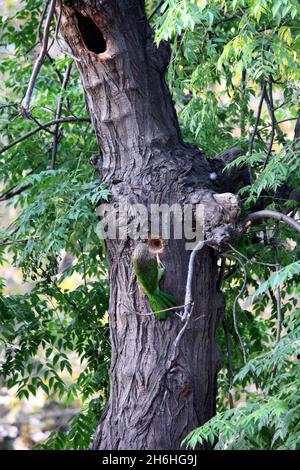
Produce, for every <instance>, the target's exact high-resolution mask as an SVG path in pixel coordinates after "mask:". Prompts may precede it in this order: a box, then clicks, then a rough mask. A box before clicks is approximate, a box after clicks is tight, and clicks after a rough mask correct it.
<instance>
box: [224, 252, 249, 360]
mask: <svg viewBox="0 0 300 470" xmlns="http://www.w3.org/2000/svg"><path fill="white" fill-rule="evenodd" d="M226 256H227V257H232V258H233V259H234V260H236V261H237V262H238V263H239V265H240V266H241V268H242V271H243V274H244V280H243V285H242V287H241V289H240V290H239V292H238V294H237V295H236V297H235V299H234V302H233V307H232V316H233V326H234V331H235V332H236V335H237V337H238V339H239V342H240V345H241V348H242V352H243V358H244V363H245V364H246V363H247V350H246V344H245V341H244V338H243V337H242V335H241V333H240V330H239V327H238V322H237V316H236V308H237V304H238V301H239V299H240V298H241V296H242V295H243V293H244V291H245V289H246V285H247V271H246V267H245V263H244V262H243V261H242V260H241V259H240V258H239V257H238V256H234V255H228V254H226Z"/></svg>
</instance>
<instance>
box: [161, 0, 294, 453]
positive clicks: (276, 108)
mask: <svg viewBox="0 0 300 470" xmlns="http://www.w3.org/2000/svg"><path fill="white" fill-rule="evenodd" d="M162 12H163V14H162V15H161V16H160V17H159V18H158V19H157V36H156V37H157V41H158V42H160V41H162V40H171V41H172V43H173V56H172V63H171V66H170V68H169V71H168V79H169V82H170V84H171V89H172V93H173V96H174V99H175V100H176V103H177V106H178V109H179V117H180V122H181V126H182V129H183V132H184V135H185V137H186V138H187V139H188V140H190V141H192V142H194V143H196V144H197V145H198V146H200V147H202V148H203V149H204V150H205V152H206V153H207V154H208V155H210V156H211V157H214V156H215V155H216V154H218V153H219V152H221V151H223V150H224V149H225V148H228V147H234V146H239V147H240V148H241V149H242V152H243V154H242V155H241V156H240V157H239V158H237V159H235V160H234V161H233V162H231V164H229V165H228V168H227V169H228V170H229V169H230V168H232V167H233V166H236V167H242V166H248V168H249V172H250V173H251V176H252V181H251V184H249V185H248V186H245V187H243V188H242V189H241V190H240V196H241V199H242V201H243V203H244V210H245V211H251V210H253V208H255V209H256V210H257V208H258V209H259V208H268V209H272V210H277V211H280V212H284V213H287V214H289V213H290V214H291V215H292V216H293V217H297V216H298V207H299V201H298V200H297V197H291V199H289V197H290V195H291V194H292V193H291V191H292V190H293V189H294V188H296V189H297V188H298V187H299V177H300V166H299V162H300V160H299V140H295V139H294V136H293V132H292V129H293V128H292V127H291V124H292V123H293V122H294V121H295V120H296V119H297V117H298V115H299V84H298V83H299V70H300V69H299V58H300V54H299V52H300V31H299V19H300V6H299V2H297V1H294V0H284V1H280V0H234V1H232V2H228V1H225V0H181V1H173V0H166V1H165V2H164V5H163V7H162ZM260 102H261V105H262V106H261V110H260V109H259V103H260ZM255 209H254V210H255ZM298 238H299V237H298V235H297V233H295V232H293V231H292V230H291V229H290V228H288V227H286V226H284V225H282V224H280V226H279V224H278V223H274V222H272V221H268V222H267V223H265V225H264V227H263V229H261V228H252V230H251V232H250V233H249V234H248V235H246V236H245V237H244V238H243V240H242V241H241V242H240V244H239V246H238V247H237V249H234V250H232V252H231V253H228V259H227V262H226V269H225V276H224V282H223V292H224V294H225V297H226V305H227V308H226V318H225V321H226V323H227V330H228V334H229V341H230V342H231V356H232V357H231V361H230V362H232V365H231V364H230V366H229V359H226V361H225V365H226V366H228V367H229V372H228V371H227V370H226V369H223V370H222V371H221V373H220V374H219V397H218V413H217V415H216V416H215V417H214V418H213V419H211V420H210V421H208V422H207V423H206V424H204V425H203V426H202V427H200V428H199V429H196V430H195V431H194V432H192V433H191V434H190V435H189V436H188V437H187V438H186V439H185V441H184V445H187V446H189V447H195V446H196V445H198V444H203V443H204V442H205V441H208V442H210V444H211V445H212V446H214V447H215V448H216V449H269V448H273V449H283V448H284V449H295V448H299V426H298V423H299V412H298V409H299V395H298V393H297V390H298V386H299V367H298V359H297V354H298V353H299V310H297V308H296V307H297V303H298V299H297V296H298V292H299V288H298V282H299V262H298V259H299V248H298ZM243 286H246V288H244V287H243ZM233 317H235V318H233ZM280 317H282V318H280ZM282 319H283V323H282V324H281V321H282ZM279 332H280V335H279ZM237 333H238V334H237ZM278 335H279V336H280V337H281V339H280V341H279V337H278ZM239 337H240V338H239ZM218 339H219V343H220V344H221V347H222V350H223V352H224V355H225V357H227V344H226V343H228V339H227V342H226V341H225V338H224V332H223V331H222V330H221V329H220V330H219V331H218ZM240 340H241V341H240ZM241 343H242V344H241ZM242 353H243V354H242ZM245 354H246V355H247V358H248V362H247V363H246V364H244V360H243V355H245ZM231 369H232V370H231ZM228 373H229V375H230V376H231V375H234V376H235V379H234V381H233V379H231V377H230V376H229V377H228ZM228 382H229V383H228ZM226 388H227V389H229V394H228V396H227V397H226V395H225V391H226ZM229 397H230V398H229ZM230 401H231V402H232V405H233V406H234V408H230V409H228V404H229V403H230Z"/></svg>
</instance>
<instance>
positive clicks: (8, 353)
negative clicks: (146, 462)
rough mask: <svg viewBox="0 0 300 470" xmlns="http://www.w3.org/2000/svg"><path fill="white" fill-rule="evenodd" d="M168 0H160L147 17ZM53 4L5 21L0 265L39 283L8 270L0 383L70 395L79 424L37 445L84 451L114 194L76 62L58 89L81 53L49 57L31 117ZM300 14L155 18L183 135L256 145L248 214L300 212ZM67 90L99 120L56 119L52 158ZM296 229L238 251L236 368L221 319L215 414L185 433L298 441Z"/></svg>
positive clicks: (78, 112)
mask: <svg viewBox="0 0 300 470" xmlns="http://www.w3.org/2000/svg"><path fill="white" fill-rule="evenodd" d="M159 3H160V2H158V1H156V0H153V1H151V0H149V1H147V2H146V6H147V12H148V14H150V12H151V11H153V9H154V8H156V7H157V6H158V4H159ZM42 8H43V2H41V1H39V0H23V2H22V3H21V5H19V6H18V8H17V11H15V12H14V13H12V14H11V15H9V14H7V15H6V16H4V15H3V16H2V17H1V18H0V55H1V59H2V60H1V64H0V74H1V78H3V80H2V81H1V84H0V90H1V100H0V127H1V138H0V140H1V145H2V148H0V163H1V166H0V178H1V181H2V186H1V194H0V204H1V205H3V204H5V207H6V210H7V209H10V210H11V211H13V214H14V217H13V219H14V220H10V221H9V222H6V221H5V220H4V221H3V224H2V225H3V227H1V229H0V266H1V265H3V266H5V265H7V263H8V264H9V265H12V266H15V267H17V268H19V269H20V270H21V271H22V274H23V280H24V285H25V286H26V288H25V289H24V292H22V293H19V292H18V293H14V292H11V291H9V290H7V280H6V279H2V278H0V288H1V295H0V344H1V353H0V354H1V365H0V380H1V383H3V384H5V386H6V387H9V388H13V389H14V390H16V394H17V395H18V397H19V398H23V399H28V398H30V396H31V395H35V394H37V392H38V391H40V390H42V391H43V392H44V394H45V395H46V396H47V397H48V400H49V401H50V400H59V401H60V402H61V403H62V406H72V405H73V404H75V403H76V404H78V403H79V404H80V406H81V407H82V410H81V413H80V414H79V415H78V416H76V417H75V418H73V419H72V420H71V421H70V423H69V425H68V430H67V432H63V431H61V430H58V431H57V432H55V433H53V434H52V435H51V436H50V438H49V439H48V441H47V442H46V443H44V444H42V445H41V446H40V448H42V449H86V448H88V447H89V446H90V443H91V439H92V435H93V432H94V429H95V426H96V423H97V421H98V419H99V415H100V414H101V410H102V409H103V406H104V404H105V401H106V399H107V396H108V388H109V385H108V367H109V356H110V346H109V339H108V326H107V315H106V314H107V309H108V291H109V286H108V282H107V262H106V255H105V249H104V246H103V245H102V244H101V243H100V241H99V239H98V237H97V224H98V220H97V217H96V215H95V207H96V205H97V204H98V203H99V202H100V201H101V200H102V199H104V200H107V199H108V198H109V192H108V190H107V188H106V187H105V185H104V184H103V183H101V182H100V181H99V176H98V174H97V173H96V172H94V170H93V168H92V166H91V165H90V163H89V161H90V159H91V157H92V156H93V155H94V154H96V153H97V152H98V148H97V144H96V140H95V137H94V134H93V131H92V128H91V124H90V122H88V116H87V113H86V107H85V100H84V96H83V92H82V87H81V85H80V83H79V76H78V73H77V71H76V67H75V66H73V68H72V71H71V75H70V78H69V81H68V85H67V87H66V89H65V90H62V87H61V82H62V77H63V75H64V74H65V72H66V69H67V67H68V65H69V64H70V58H68V57H63V56H57V54H56V56H55V58H54V59H53V60H49V58H48V59H46V61H45V63H44V65H43V67H42V69H41V72H40V74H39V76H38V79H37V83H36V87H35V91H34V95H33V101H32V105H33V106H32V113H33V118H34V120H33V121H28V120H25V119H24V118H23V117H22V116H21V115H20V112H19V105H20V102H21V100H22V98H23V96H24V94H25V92H26V88H27V85H28V81H29V78H30V74H31V70H32V65H33V61H34V59H35V57H36V55H37V51H38V48H39V46H38V45H37V38H36V31H37V29H38V25H39V19H40V16H41V12H42ZM299 19H300V6H299V2H298V1H297V0H233V1H225V0H180V1H178V0H166V1H165V2H164V4H163V6H162V7H161V8H160V9H159V10H158V12H157V13H156V14H155V15H154V16H153V17H152V19H151V21H152V24H153V26H154V28H155V29H156V37H157V41H158V42H160V41H162V40H169V41H170V42H171V44H172V61H171V64H170V66H169V69H168V72H167V80H168V84H169V86H170V89H171V92H172V95H173V98H174V101H175V102H176V108H177V110H178V115H179V119H180V124H181V128H182V132H183V135H184V137H185V139H187V140H188V141H191V142H193V143H195V144H196V145H198V146H199V147H201V148H203V150H204V151H205V152H206V154H207V155H209V156H210V157H211V158H214V157H215V156H216V155H217V154H218V153H219V152H221V151H223V150H224V149H226V148H229V147H233V146H239V147H241V149H242V151H243V155H241V157H239V158H237V159H236V160H235V161H234V162H232V163H231V164H230V165H231V166H234V165H235V166H237V165H238V166H245V165H247V166H248V168H249V170H250V173H251V175H252V183H251V184H250V185H247V186H245V187H244V188H242V189H241V191H240V196H241V199H242V201H243V203H244V211H250V210H252V209H253V207H254V208H255V207H258V208H259V207H261V205H263V207H267V208H269V209H272V210H279V211H281V212H284V213H287V214H288V213H290V214H291V215H292V216H294V217H297V215H298V205H299V201H297V200H295V199H294V200H291V199H289V195H290V191H291V190H292V189H294V188H297V187H298V185H299V176H300V159H299V140H298V141H295V140H294V138H293V127H292V124H294V123H295V121H296V119H297V117H298V115H299V78H300V76H299V70H300V67H299V57H300V55H299V47H300V31H299ZM53 29H54V25H52V30H51V35H52V36H53ZM51 52H52V51H51V49H50V54H51ZM58 97H61V99H62V113H61V117H62V118H70V117H71V118H72V119H73V118H76V117H77V118H83V119H86V120H85V121H81V120H76V119H73V121H72V122H65V123H63V124H61V125H60V126H59V133H58V149H57V153H56V155H55V165H54V167H52V166H51V160H52V159H53V146H54V134H53V132H54V131H55V126H54V125H49V126H47V127H46V128H44V127H39V125H40V123H41V124H43V123H45V122H49V121H53V120H54V119H55V116H56V109H57V101H58ZM261 99H263V100H262V109H261V113H259V106H258V104H259V101H260V100H261ZM36 128H38V131H37V132H34V133H32V134H31V135H28V134H29V133H30V132H32V131H34V130H35V129H36ZM17 141H19V143H16V142H17ZM251 142H252V143H251ZM10 144H11V146H9V145H10ZM230 165H229V167H230ZM10 222H12V223H10ZM298 238H299V237H298V235H297V234H295V232H294V231H293V230H292V229H291V228H290V227H286V226H284V225H280V226H279V224H278V223H274V222H272V221H269V222H267V223H265V224H264V226H263V228H261V227H260V228H252V229H251V231H250V232H249V233H248V234H247V235H246V236H245V237H243V239H242V241H241V242H240V244H239V246H238V247H237V248H236V249H234V250H232V251H231V252H229V253H228V254H227V255H228V256H227V261H226V269H225V276H224V282H223V286H222V290H223V292H224V295H225V298H226V305H227V307H226V318H225V320H226V324H227V329H228V333H229V339H230V342H231V355H232V363H233V370H232V373H233V374H234V375H235V380H234V382H233V383H231V382H230V380H229V383H228V369H227V368H229V370H230V365H229V362H230V361H229V359H228V356H227V344H226V338H225V337H224V331H223V330H222V329H221V328H220V329H219V330H218V332H217V335H218V341H219V344H220V346H221V348H222V351H223V353H224V358H225V359H224V362H225V363H224V367H223V369H222V370H221V371H220V374H219V395H218V400H217V405H218V413H217V415H216V416H215V417H214V418H213V419H212V420H210V421H209V422H208V423H206V424H205V425H203V426H202V427H201V428H199V429H197V430H195V431H194V432H193V433H191V434H190V435H189V436H188V437H187V438H186V440H185V443H184V445H187V446H189V447H195V446H196V445H198V443H200V444H201V443H203V442H204V441H209V442H210V443H211V444H212V445H214V446H215V448H218V449H242V448H245V449H269V448H273V449H295V448H299V446H300V443H299V440H300V437H299V436H300V434H299V394H298V389H299V366H298V360H299V358H298V354H299V331H300V330H299V310H298V309H297V303H298V298H297V296H298V295H299V287H298V284H299V272H300V270H299V262H298V260H299V254H300V253H299V246H298V245H299V243H298V242H299V240H298ZM245 281H246V289H244V288H243V285H244V284H245ZM250 300H251V302H250ZM279 310H280V312H281V315H282V318H283V324H282V327H281V331H280V333H281V338H280V340H278V338H277V340H276V337H277V336H278V328H279V321H278V311H279ZM233 311H234V312H235V317H236V318H235V319H236V320H237V325H236V324H235V323H236V322H235V319H234V318H233V314H232V313H233ZM236 326H238V329H239V334H240V337H241V338H242V339H243V343H244V344H243V347H244V349H246V353H247V357H248V362H247V363H246V364H244V361H243V350H242V349H243V348H242V345H241V343H240V340H239V337H238V335H237V331H236ZM77 362H79V364H80V367H79V373H78V372H76V371H75V370H74V363H77ZM228 388H229V389H230V390H229V391H230V396H231V398H232V400H233V404H234V406H235V407H234V408H232V409H228V404H229V401H230V400H229V397H228ZM96 397H97V398H96Z"/></svg>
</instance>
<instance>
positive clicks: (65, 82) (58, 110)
mask: <svg viewBox="0 0 300 470" xmlns="http://www.w3.org/2000/svg"><path fill="white" fill-rule="evenodd" d="M71 70H72V63H71V64H68V66H67V68H66V71H65V75H64V79H63V83H62V87H61V94H60V96H59V98H58V100H57V106H56V113H55V119H60V117H61V112H62V104H63V97H64V91H65V89H66V88H67V85H68V81H69V78H70V74H71ZM59 134H60V124H59V123H57V124H56V125H55V129H54V140H53V146H52V155H51V165H50V168H51V170H54V169H55V164H56V155H57V147H58V140H59Z"/></svg>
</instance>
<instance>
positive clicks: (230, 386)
mask: <svg viewBox="0 0 300 470" xmlns="http://www.w3.org/2000/svg"><path fill="white" fill-rule="evenodd" d="M224 259H225V258H224ZM222 326H223V330H224V334H225V340H226V350H227V356H228V400H229V407H230V408H234V403H233V392H234V391H233V365H232V350H231V343H230V335H229V331H228V327H227V323H226V319H225V318H224V320H223V322H222Z"/></svg>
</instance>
